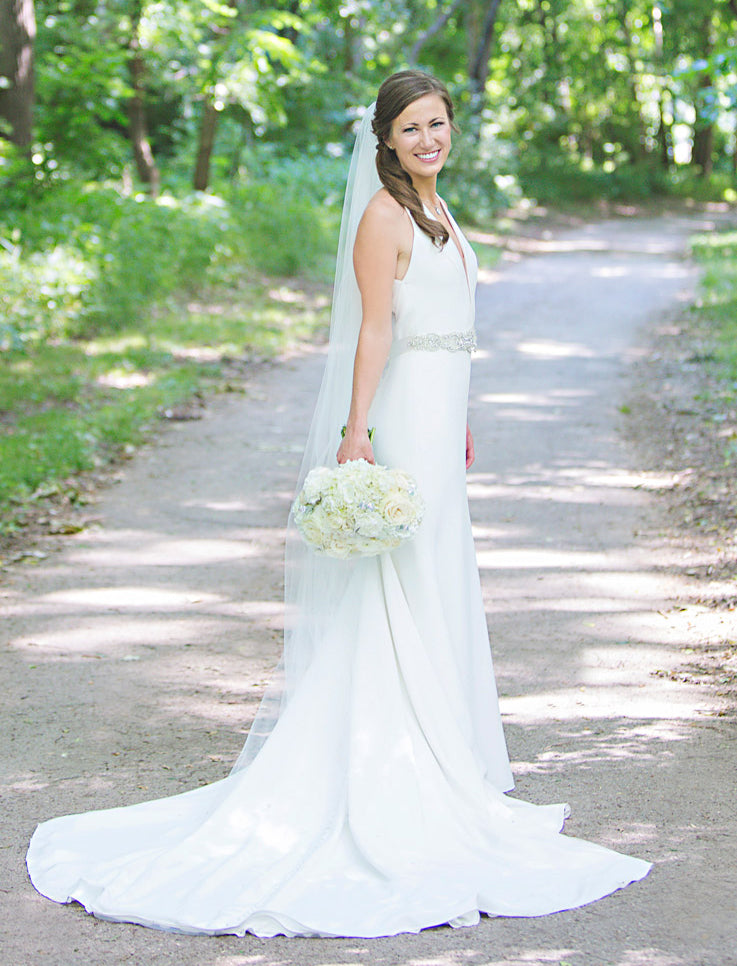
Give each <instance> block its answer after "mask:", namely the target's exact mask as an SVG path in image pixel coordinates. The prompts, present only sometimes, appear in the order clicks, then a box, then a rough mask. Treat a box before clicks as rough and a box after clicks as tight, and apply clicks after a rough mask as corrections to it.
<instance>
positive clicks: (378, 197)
mask: <svg viewBox="0 0 737 966" xmlns="http://www.w3.org/2000/svg"><path fill="white" fill-rule="evenodd" d="M363 218H364V220H366V221H367V222H369V223H370V224H373V225H377V226H378V225H381V226H383V227H387V226H388V225H392V224H394V225H399V224H401V223H402V221H406V220H407V215H406V214H405V211H404V208H403V207H402V206H401V205H400V204H399V202H398V201H397V200H396V198H393V197H392V196H391V195H390V194H389V192H388V191H387V190H386V188H381V189H380V190H379V191H377V192H376V194H375V195H374V196H373V198H372V199H371V201H369V203H368V205H367V206H366V211H365V212H364V215H363Z"/></svg>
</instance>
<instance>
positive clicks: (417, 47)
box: [409, 0, 737, 64]
mask: <svg viewBox="0 0 737 966" xmlns="http://www.w3.org/2000/svg"><path fill="white" fill-rule="evenodd" d="M735 2H737V0H735ZM460 5H461V0H453V3H451V5H450V6H449V7H448V9H447V10H446V11H445V12H444V13H441V14H440V16H439V17H438V18H437V20H436V21H435V22H434V23H432V24H431V25H430V26H429V27H428V28H427V30H425V31H423V33H421V34H420V36H419V37H418V38H417V40H416V41H415V42H414V44H413V45H412V49H411V50H410V52H409V62H410V64H416V63H417V58H418V57H419V56H420V51H421V50H422V48H423V47H424V46H425V44H426V43H427V42H428V40H430V39H432V38H433V37H434V36H435V34H437V33H440V31H441V30H442V29H443V27H444V26H445V25H446V24H447V22H448V21H449V20H450V18H451V17H452V16H453V14H454V13H455V12H456V10H457V9H458V7H460Z"/></svg>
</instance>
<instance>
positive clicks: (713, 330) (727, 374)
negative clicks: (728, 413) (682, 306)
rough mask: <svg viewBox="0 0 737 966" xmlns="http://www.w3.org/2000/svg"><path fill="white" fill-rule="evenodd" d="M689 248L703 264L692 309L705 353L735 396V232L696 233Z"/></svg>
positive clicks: (736, 353)
mask: <svg viewBox="0 0 737 966" xmlns="http://www.w3.org/2000/svg"><path fill="white" fill-rule="evenodd" d="M692 250H693V253H694V255H695V256H696V257H697V258H698V259H699V261H701V262H702V263H703V264H704V266H705V272H704V277H703V281H702V293H701V298H700V299H699V302H698V303H697V306H696V310H695V311H696V312H697V315H698V318H699V319H700V321H701V322H702V323H703V326H704V329H705V332H706V334H707V335H708V338H709V341H710V342H711V350H710V352H709V355H711V356H712V357H713V360H714V363H715V365H716V368H717V372H718V374H719V375H720V376H721V378H722V380H723V384H724V389H725V391H726V392H727V393H728V394H729V396H730V398H731V399H737V231H729V232H719V233H717V232H714V233H710V234H708V235H700V236H697V237H696V238H694V239H692Z"/></svg>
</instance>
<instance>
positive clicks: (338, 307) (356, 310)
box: [233, 104, 381, 771]
mask: <svg viewBox="0 0 737 966" xmlns="http://www.w3.org/2000/svg"><path fill="white" fill-rule="evenodd" d="M374 107H375V104H371V105H370V106H369V107H368V108H367V109H366V112H365V113H364V116H363V119H362V121H361V124H360V126H359V129H358V134H357V137H356V143H355V146H354V148H353V155H352V158H351V165H350V170H349V173H348V183H347V185H346V191H345V201H344V203H343V216H342V219H341V224H340V237H339V241H338V257H337V261H336V267H335V284H334V287H333V301H332V312H331V318H330V341H329V346H328V353H327V361H326V364H325V372H324V374H323V378H322V384H321V386H320V392H319V395H318V397H317V404H316V406H315V412H314V415H313V417H312V423H311V426H310V431H309V434H308V437H307V443H306V446H305V451H304V457H303V459H302V466H301V469H300V473H299V479H298V484H297V489H298V490H299V488H300V487H301V486H302V483H303V481H304V478H305V476H306V475H307V473H308V472H309V471H310V470H311V469H312V468H313V467H315V466H331V465H335V462H336V459H335V454H336V451H337V449H338V445H339V443H340V430H341V427H342V426H343V424H344V423H345V421H346V418H347V416H348V409H349V406H350V400H351V391H352V384H353V360H354V356H355V353H356V345H357V342H358V331H359V329H360V326H361V296H360V292H359V290H358V283H357V282H356V275H355V272H354V269H353V246H354V243H355V240H356V232H357V230H358V223H359V222H360V220H361V218H362V216H363V213H364V211H365V210H366V206H367V205H368V203H369V201H370V200H371V198H372V197H373V195H374V194H375V193H376V192H377V191H378V190H379V188H380V187H381V182H380V181H379V176H378V174H377V171H376V136H375V135H374V133H373V131H372V128H371V122H372V120H373V117H374ZM355 566H356V563H355V562H351V561H345V560H333V559H331V558H329V557H321V556H317V554H315V553H313V552H312V551H311V550H308V549H307V547H306V546H305V545H304V543H303V542H302V540H301V538H300V536H299V534H298V532H297V529H296V527H295V525H294V519H293V517H292V514H291V513H290V515H289V523H288V526H287V539H286V553H285V590H284V598H285V626H284V652H283V656H282V660H281V662H280V664H279V667H278V668H277V670H276V673H275V675H274V678H273V680H272V683H271V684H270V686H269V688H268V689H267V691H266V694H265V696H264V698H263V701H262V702H261V706H260V707H259V710H258V712H257V714H256V718H255V720H254V723H253V725H252V726H251V730H250V732H249V735H248V739H247V740H246V743H245V745H244V748H243V751H242V752H241V754H240V757H239V758H238V760H237V761H236V763H235V765H234V769H233V770H234V771H235V770H237V769H239V768H243V767H244V766H245V765H248V764H250V762H251V761H252V760H253V758H254V757H255V756H256V754H257V753H258V751H259V749H260V748H261V746H262V745H263V743H264V741H265V740H266V738H267V737H268V736H269V735H270V734H271V732H272V730H273V728H274V727H275V725H276V722H277V721H278V719H279V716H280V714H281V713H282V712H283V711H284V708H285V707H286V704H287V703H288V701H289V699H290V696H291V695H292V694H293V693H294V690H295V688H296V687H297V685H298V683H299V681H300V678H301V677H302V675H303V674H304V672H305V670H306V669H307V668H308V667H309V665H310V662H311V660H312V656H313V654H314V650H315V648H316V647H318V646H319V643H320V640H321V639H322V637H323V635H324V631H325V628H326V623H327V620H328V618H329V616H330V615H331V613H333V612H334V609H335V605H336V602H337V601H338V600H339V599H340V596H341V592H342V590H343V588H344V587H345V584H346V583H347V581H348V579H349V578H350V574H351V570H352V568H353V567H355Z"/></svg>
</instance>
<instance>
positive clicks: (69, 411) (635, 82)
mask: <svg viewBox="0 0 737 966" xmlns="http://www.w3.org/2000/svg"><path fill="white" fill-rule="evenodd" d="M0 41H1V46H0V203H1V207H0V294H1V296H2V314H1V315H0V531H1V532H4V533H5V534H6V535H7V534H8V533H11V534H12V533H14V532H16V533H17V532H22V531H23V528H24V527H26V526H28V524H29V521H30V520H34V519H38V513H34V508H35V507H36V506H37V504H38V501H42V500H45V499H47V498H52V499H56V500H57V502H59V501H61V502H64V501H66V502H67V503H69V502H75V501H77V502H79V501H82V500H84V498H85V490H84V485H83V483H81V482H80V478H79V476H78V474H80V473H81V472H82V471H89V470H95V469H96V468H98V469H99V468H101V467H104V466H105V465H106V464H107V463H108V462H109V461H110V460H111V459H115V458H117V457H119V456H120V454H121V452H122V453H124V452H125V451H126V450H127V449H130V448H131V447H132V446H134V445H135V443H136V442H137V441H138V440H139V439H140V438H141V437H142V436H143V435H145V434H146V433H147V432H148V430H149V429H150V427H151V425H152V424H153V422H154V421H155V419H156V418H157V417H161V416H163V417H165V418H176V417H177V416H182V415H187V414H188V413H190V412H191V402H192V399H193V398H195V399H196V398H197V394H198V393H199V392H200V390H201V389H202V388H203V387H207V386H210V387H220V388H222V387H227V386H236V385H238V382H239V373H240V371H241V369H242V367H243V365H244V364H245V363H248V362H249V361H253V360H254V359H255V358H256V359H259V358H263V357H268V356H270V355H273V354H274V353H276V352H279V351H282V350H283V349H284V348H285V347H287V346H288V345H290V344H291V343H294V342H298V341H299V340H302V339H306V338H312V337H314V336H315V334H316V333H317V332H319V331H320V329H321V328H323V327H324V325H325V322H326V319H327V315H328V311H329V307H328V302H329V299H328V295H327V289H326V279H328V278H329V274H330V270H331V267H332V259H333V253H334V249H335V242H336V232H337V226H338V222H339V214H340V203H341V198H342V190H343V185H344V179H345V176H346V173H347V158H348V156H349V153H350V146H351V140H352V133H353V130H354V128H355V123H356V121H357V120H358V119H359V118H360V116H361V113H362V110H363V109H364V108H365V105H366V104H368V103H369V102H370V101H371V100H372V99H373V97H374V96H375V92H376V88H377V87H378V85H379V83H380V82H381V80H382V79H383V78H384V77H385V76H387V75H388V74H389V73H391V72H392V71H394V70H396V69H400V68H402V67H407V66H417V67H421V68H425V69H428V70H430V71H432V72H433V73H436V74H438V75H439V76H440V77H442V78H443V79H444V80H445V81H446V82H447V83H448V86H449V87H450V89H451V93H452V95H453V97H454V99H455V102H456V104H457V108H458V118H457V120H458V123H459V126H460V129H461V133H460V135H458V136H457V138H456V148H455V150H454V152H453V154H452V158H451V162H450V164H449V169H450V170H449V176H448V177H444V179H443V184H442V192H443V194H444V196H445V197H446V199H447V201H448V202H449V204H450V205H451V207H452V208H453V209H454V210H455V213H456V214H457V216H458V217H459V220H462V221H463V222H464V223H465V224H466V225H472V226H473V225H475V226H477V227H479V228H481V229H483V230H484V231H481V232H479V233H478V234H477V235H476V239H477V241H476V244H477V248H478V251H479V255H480V258H481V259H486V260H487V261H488V260H490V259H493V258H494V255H495V247H494V243H493V242H494V238H495V237H498V235H499V234H500V233H503V231H504V227H505V223H506V219H507V217H508V213H509V212H510V211H511V210H517V211H521V210H525V209H527V210H531V209H532V207H533V206H541V205H545V206H553V207H562V206H563V207H565V206H570V205H577V206H579V209H581V208H582V209H583V210H584V211H591V210H592V208H593V207H594V206H596V205H600V204H601V202H602V201H604V202H610V203H617V202H627V203H637V204H641V205H642V204H650V203H652V202H653V201H656V202H657V203H659V204H663V203H664V202H665V201H668V200H669V199H670V201H669V203H673V201H674V199H678V200H679V201H680V202H683V201H684V200H689V201H690V202H694V203H703V202H708V201H720V202H723V203H727V204H732V203H734V202H736V201H737V0H657V2H652V0H650V2H644V0H632V2H628V0H612V2H605V0H516V2H514V0H465V2H461V0H416V2H406V0H381V2H378V0H342V2H338V0H288V2H287V0H284V2H278V0H277V2H273V3H271V4H262V3H256V2H252V0H223V2H219V0H165V2H146V0H106V2H99V0H62V2H53V0H49V2H40V0H39V2H36V3H34V2H33V0H0ZM484 232H486V234H484ZM698 248H699V251H700V253H701V255H702V257H705V258H708V259H709V260H710V271H709V273H707V290H706V295H705V297H704V299H703V305H702V308H703V309H704V311H705V312H707V313H711V315H710V318H711V320H712V321H713V322H714V323H715V326H716V328H717V329H718V339H717V342H719V346H720V347H719V346H718V347H717V349H716V350H714V351H713V352H711V356H712V358H713V359H714V360H716V362H718V363H719V364H720V365H721V366H722V372H721V375H722V376H723V377H724V379H725V380H726V382H725V385H731V386H732V387H733V390H734V389H737V354H735V350H734V348H730V347H733V346H734V345H735V343H736V342H737V338H735V336H737V330H736V329H735V323H734V321H733V320H734V316H735V312H734V308H735V305H736V304H737V237H736V236H735V235H734V234H732V235H727V236H724V237H722V238H719V239H717V238H710V239H701V241H700V242H699V244H698ZM730 380H731V381H730ZM730 391H732V390H730ZM733 395H734V392H733ZM187 407H189V408H187ZM46 522H47V523H48V525H49V527H51V529H52V532H53V527H54V526H55V525H56V526H58V525H59V524H58V523H56V524H55V522H54V519H53V514H52V516H51V517H48V518H47V521H46ZM63 525H64V524H62V526H63Z"/></svg>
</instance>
